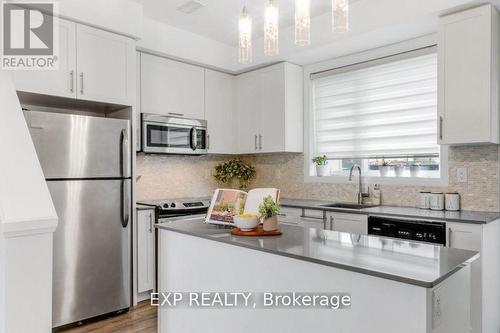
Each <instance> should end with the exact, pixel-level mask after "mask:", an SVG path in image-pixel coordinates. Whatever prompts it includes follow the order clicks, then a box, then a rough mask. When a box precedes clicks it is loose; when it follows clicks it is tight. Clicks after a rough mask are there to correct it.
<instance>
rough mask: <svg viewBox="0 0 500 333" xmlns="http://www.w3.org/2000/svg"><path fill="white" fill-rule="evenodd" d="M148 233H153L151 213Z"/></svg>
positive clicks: (151, 214)
mask: <svg viewBox="0 0 500 333" xmlns="http://www.w3.org/2000/svg"><path fill="white" fill-rule="evenodd" d="M149 232H151V233H152V232H153V213H149Z"/></svg>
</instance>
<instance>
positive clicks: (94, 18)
mask: <svg viewBox="0 0 500 333" xmlns="http://www.w3.org/2000/svg"><path fill="white" fill-rule="evenodd" d="M10 2H13V3H15V2H19V3H22V2H27V1H19V0H13V1H10ZM28 2H46V1H44V0H32V1H28ZM56 3H57V5H58V11H59V15H60V16H61V17H63V18H67V19H70V20H72V21H76V22H80V23H85V24H87V25H91V26H95V27H97V28H101V29H104V30H109V31H112V32H116V33H120V34H122V35H126V36H129V37H132V38H134V39H139V38H141V37H142V18H143V13H142V5H141V4H139V3H137V2H135V1H132V0H62V1H56Z"/></svg>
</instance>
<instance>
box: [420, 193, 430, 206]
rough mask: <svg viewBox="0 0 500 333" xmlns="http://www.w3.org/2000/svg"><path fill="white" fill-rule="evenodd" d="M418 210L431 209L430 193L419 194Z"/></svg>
mask: <svg viewBox="0 0 500 333" xmlns="http://www.w3.org/2000/svg"><path fill="white" fill-rule="evenodd" d="M420 208H422V209H429V208H431V192H420Z"/></svg>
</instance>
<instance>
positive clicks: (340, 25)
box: [332, 0, 349, 33]
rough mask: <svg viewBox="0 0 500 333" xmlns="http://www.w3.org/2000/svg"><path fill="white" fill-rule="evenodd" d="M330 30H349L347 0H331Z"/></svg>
mask: <svg viewBox="0 0 500 333" xmlns="http://www.w3.org/2000/svg"><path fill="white" fill-rule="evenodd" d="M332 31H333V32H338V33H344V32H348V31H349V1H348V0H332Z"/></svg>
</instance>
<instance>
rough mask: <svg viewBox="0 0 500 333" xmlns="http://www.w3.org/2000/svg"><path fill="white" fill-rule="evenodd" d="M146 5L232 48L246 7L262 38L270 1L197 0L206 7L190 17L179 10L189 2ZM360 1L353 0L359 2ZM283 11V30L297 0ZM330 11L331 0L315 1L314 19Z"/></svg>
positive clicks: (285, 2) (153, 13)
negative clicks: (266, 7)
mask: <svg viewBox="0 0 500 333" xmlns="http://www.w3.org/2000/svg"><path fill="white" fill-rule="evenodd" d="M136 1H137V2H139V3H141V4H143V6H144V14H145V15H146V16H148V17H150V18H153V19H155V20H158V21H162V22H165V23H168V24H170V25H173V26H175V27H177V28H180V29H183V30H186V31H189V32H192V33H195V34H198V35H202V36H205V37H208V38H210V39H213V40H216V41H219V42H222V43H224V44H227V45H230V46H236V45H237V43H238V17H239V15H240V13H241V10H242V8H243V6H244V5H246V7H247V10H248V13H249V15H250V16H251V17H252V22H253V33H254V36H253V37H254V38H258V37H261V36H262V26H263V16H264V6H265V4H266V2H267V0H246V1H245V0H198V1H199V2H201V3H204V4H205V7H202V8H200V9H198V10H197V11H195V12H193V13H191V14H185V13H182V12H180V11H178V10H177V8H178V7H179V6H181V5H183V4H185V3H186V2H188V1H189V0H166V1H165V0H163V1H162V0H136ZM356 1H359V0H351V2H356ZM277 3H278V5H279V9H280V27H281V28H283V27H287V26H290V25H292V24H293V20H294V11H295V0H279V1H277ZM329 10H330V0H312V1H311V16H317V15H320V14H323V13H325V12H328V11H329Z"/></svg>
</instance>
